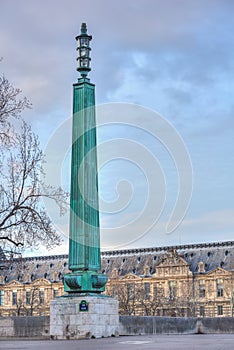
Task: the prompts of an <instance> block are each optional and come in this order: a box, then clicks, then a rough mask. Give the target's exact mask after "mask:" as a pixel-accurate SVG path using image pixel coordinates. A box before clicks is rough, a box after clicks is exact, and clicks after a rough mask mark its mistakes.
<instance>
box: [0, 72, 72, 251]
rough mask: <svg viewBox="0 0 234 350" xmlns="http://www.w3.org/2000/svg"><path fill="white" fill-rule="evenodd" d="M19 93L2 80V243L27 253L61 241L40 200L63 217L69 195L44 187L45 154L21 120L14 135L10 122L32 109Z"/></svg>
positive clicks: (0, 214) (0, 192) (0, 191)
mask: <svg viewBox="0 0 234 350" xmlns="http://www.w3.org/2000/svg"><path fill="white" fill-rule="evenodd" d="M19 93H20V91H19V90H18V89H14V88H13V87H12V86H11V85H10V84H9V82H8V81H7V80H6V79H5V78H1V79H0V152H1V160H0V163H1V164H0V240H2V242H4V244H5V246H7V245H8V246H9V244H10V246H12V245H13V246H15V247H23V248H24V249H25V248H28V247H34V248H37V247H38V246H39V245H40V244H42V245H44V246H45V247H47V248H51V247H53V246H54V245H57V244H60V242H61V238H60V235H59V233H58V232H57V231H56V230H55V228H54V226H53V224H52V222H51V219H50V217H49V216H48V214H47V211H46V209H45V207H44V206H43V203H42V200H41V199H42V198H43V197H46V198H50V199H51V200H53V201H56V203H57V204H58V206H59V208H60V213H61V214H63V213H64V212H65V211H66V208H67V206H66V195H65V194H64V192H63V190H62V189H61V188H54V187H52V186H45V185H44V184H43V154H42V151H41V149H40V145H39V140H38V137H37V136H36V135H35V134H34V133H33V132H32V130H31V127H30V126H29V125H27V124H26V123H25V122H24V121H22V120H21V121H20V130H19V131H18V132H15V131H14V128H13V126H12V124H11V122H10V118H11V117H13V118H20V113H21V112H22V110H23V109H24V108H26V107H28V106H29V103H28V101H27V100H26V99H22V100H20V99H18V95H19ZM1 141H2V143H1Z"/></svg>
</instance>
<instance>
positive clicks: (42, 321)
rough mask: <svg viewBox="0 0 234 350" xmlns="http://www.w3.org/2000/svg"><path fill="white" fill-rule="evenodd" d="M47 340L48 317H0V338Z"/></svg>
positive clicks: (48, 332)
mask: <svg viewBox="0 0 234 350" xmlns="http://www.w3.org/2000/svg"><path fill="white" fill-rule="evenodd" d="M7 337H16V338H18V337H22V338H49V337H50V317H49V316H37V317H36V316H27V317H0V338H7Z"/></svg>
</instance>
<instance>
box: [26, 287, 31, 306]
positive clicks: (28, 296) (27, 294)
mask: <svg viewBox="0 0 234 350" xmlns="http://www.w3.org/2000/svg"><path fill="white" fill-rule="evenodd" d="M30 303H31V293H30V291H29V290H27V291H26V305H30Z"/></svg>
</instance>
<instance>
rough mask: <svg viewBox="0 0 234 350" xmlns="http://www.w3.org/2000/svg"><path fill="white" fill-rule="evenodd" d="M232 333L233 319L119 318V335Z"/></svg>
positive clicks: (233, 330) (233, 331)
mask: <svg viewBox="0 0 234 350" xmlns="http://www.w3.org/2000/svg"><path fill="white" fill-rule="evenodd" d="M195 333H197V334H202V333H234V317H215V318H192V317H154V316H120V329H119V334H120V335H138V334H142V335H143V334H195Z"/></svg>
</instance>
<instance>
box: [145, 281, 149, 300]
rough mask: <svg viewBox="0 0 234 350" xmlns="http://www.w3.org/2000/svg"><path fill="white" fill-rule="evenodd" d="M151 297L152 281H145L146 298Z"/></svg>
mask: <svg viewBox="0 0 234 350" xmlns="http://www.w3.org/2000/svg"><path fill="white" fill-rule="evenodd" d="M149 298H150V283H145V299H149Z"/></svg>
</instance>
